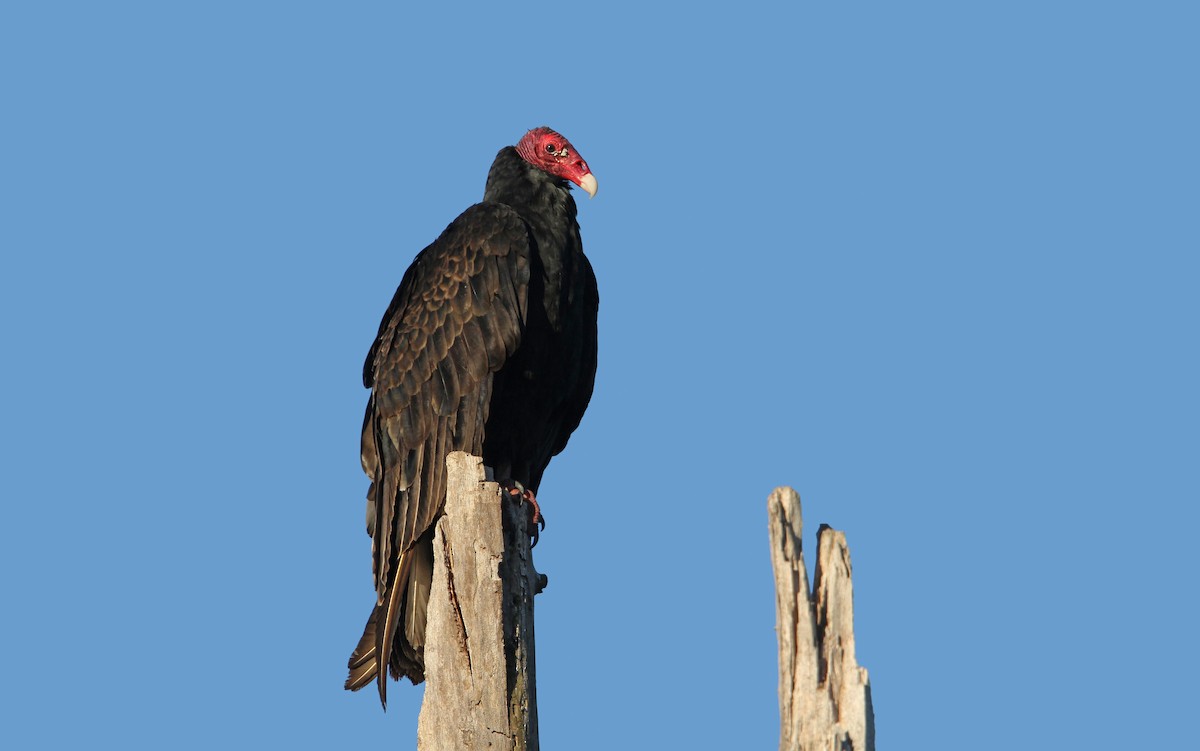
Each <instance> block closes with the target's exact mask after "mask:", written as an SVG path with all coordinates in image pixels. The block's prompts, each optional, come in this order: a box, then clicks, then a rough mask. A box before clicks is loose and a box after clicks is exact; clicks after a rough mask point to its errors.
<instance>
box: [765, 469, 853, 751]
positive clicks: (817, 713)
mask: <svg viewBox="0 0 1200 751" xmlns="http://www.w3.org/2000/svg"><path fill="white" fill-rule="evenodd" d="M767 515H768V517H769V520H770V526H771V566H772V568H774V570H775V630H776V632H777V633H778V636H779V749H780V751H874V749H875V716H874V712H873V710H872V708H871V686H870V683H869V681H868V680H867V670H866V668H861V667H859V666H858V663H857V662H855V660H854V590H853V586H852V585H851V582H850V549H849V548H848V547H846V535H845V534H843V533H841V532H838V531H835V530H833V529H830V528H829V527H827V526H825V525H821V528H820V529H819V530H818V531H817V569H816V579H815V587H814V588H815V589H816V595H815V596H813V595H812V594H811V593H810V591H809V586H808V571H807V569H806V568H805V566H804V556H803V553H802V549H801V542H800V541H801V535H802V533H803V531H804V525H803V522H802V521H801V518H800V496H799V495H797V494H796V491H795V490H792V489H791V488H776V489H775V491H774V492H773V493H771V496H770V497H769V498H768V499H767Z"/></svg>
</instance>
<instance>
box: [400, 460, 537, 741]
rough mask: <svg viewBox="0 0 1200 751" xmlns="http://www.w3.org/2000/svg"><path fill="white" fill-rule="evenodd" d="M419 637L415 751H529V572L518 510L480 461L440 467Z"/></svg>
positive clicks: (532, 708) (532, 580) (533, 700)
mask: <svg viewBox="0 0 1200 751" xmlns="http://www.w3.org/2000/svg"><path fill="white" fill-rule="evenodd" d="M447 470H448V472H449V478H448V483H447V491H446V510H445V515H444V516H442V518H441V519H440V520H439V521H438V524H437V531H436V533H435V537H434V541H433V546H434V563H433V586H432V589H431V591H430V596H429V615H428V618H429V620H428V625H427V627H426V639H425V676H426V687H425V699H424V702H423V703H422V705H421V715H420V718H419V720H418V724H417V748H418V749H420V750H421V751H442V750H443V749H456V750H457V749H464V750H466V751H477V750H480V749H489V750H491V751H537V749H538V732H537V691H536V685H535V664H534V649H533V596H534V594H536V593H537V592H539V591H541V587H543V586H544V585H545V580H544V578H542V577H539V576H538V574H537V572H536V571H534V569H533V562H532V557H531V555H530V550H529V536H528V532H527V522H528V520H527V514H526V513H525V509H524V508H521V507H519V506H517V504H514V503H512V502H510V501H508V500H505V499H502V497H501V490H500V487H499V486H498V485H497V484H496V483H494V482H487V481H486V474H485V470H484V467H483V461H482V460H481V459H480V458H479V457H476V456H471V455H469V454H465V453H462V452H454V453H452V454H450V456H449V459H448V460H447Z"/></svg>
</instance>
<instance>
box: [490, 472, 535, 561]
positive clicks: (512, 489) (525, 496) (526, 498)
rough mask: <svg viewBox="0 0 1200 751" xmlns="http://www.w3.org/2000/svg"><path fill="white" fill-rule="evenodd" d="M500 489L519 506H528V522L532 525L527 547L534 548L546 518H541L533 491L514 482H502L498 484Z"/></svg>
mask: <svg viewBox="0 0 1200 751" xmlns="http://www.w3.org/2000/svg"><path fill="white" fill-rule="evenodd" d="M500 487H501V488H503V489H504V492H506V493H508V495H509V497H510V498H511V499H512V500H514V501H516V502H517V503H520V504H528V505H529V520H530V521H531V522H532V523H533V526H532V527H530V533H529V537H530V540H531V541H530V543H529V547H531V548H532V547H534V546H536V545H537V543H538V536H539V534H540V530H543V529H545V528H546V517H544V516H542V509H541V507H540V506H539V505H538V502H537V498H536V497H535V496H534V495H533V491H531V490H528V489H526V488H525V486H524V485H522V484H521V483H519V482H517V481H516V480H503V481H501V482H500Z"/></svg>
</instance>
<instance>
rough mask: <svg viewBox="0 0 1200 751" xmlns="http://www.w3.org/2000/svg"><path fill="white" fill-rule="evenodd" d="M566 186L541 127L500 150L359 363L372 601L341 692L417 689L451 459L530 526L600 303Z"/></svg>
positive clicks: (578, 412) (550, 134)
mask: <svg viewBox="0 0 1200 751" xmlns="http://www.w3.org/2000/svg"><path fill="white" fill-rule="evenodd" d="M570 183H574V184H576V185H578V186H579V187H581V188H583V189H584V190H585V191H587V193H588V195H589V196H594V195H595V193H596V178H595V177H593V176H592V173H591V170H590V169H588V165H587V162H585V161H584V160H583V158H582V157H581V156H580V155H579V152H577V151H576V150H575V147H574V146H572V145H571V143H570V142H569V141H567V139H566V138H564V137H563V136H561V135H559V134H558V133H556V132H554V131H553V130H551V129H550V128H547V127H541V128H534V129H533V130H531V131H529V132H528V133H526V134H525V135H524V136H523V137H522V138H521V140H520V141H519V142H518V143H517V145H516V146H515V147H514V146H506V147H504V148H503V149H501V150H500V153H499V154H497V155H496V160H495V161H494V162H493V163H492V167H491V170H489V172H488V177H487V186H486V188H485V189H484V194H483V202H482V203H477V204H475V205H474V206H472V207H470V208H469V209H467V210H466V211H464V212H463V213H462V214H460V215H459V217H458V218H457V219H455V220H454V221H453V222H451V223H450V226H448V227H447V228H446V230H445V231H444V232H442V234H441V236H440V237H438V239H437V240H435V241H434V242H433V244H432V245H430V246H429V247H427V248H425V249H424V250H422V251H421V252H420V253H419V254H418V255H417V257H416V258H415V259H414V260H413V262H412V265H411V266H409V268H408V271H406V272H405V273H404V277H403V279H402V280H401V282H400V287H399V288H398V289H397V290H396V294H395V296H394V297H393V298H392V302H391V305H389V306H388V309H387V312H386V313H384V316H383V322H382V323H381V324H380V326H379V334H378V335H377V336H376V338H375V342H374V343H373V344H372V345H371V350H370V352H368V353H367V361H366V364H365V365H364V367H363V385H365V386H366V387H367V388H369V389H371V396H370V399H368V401H367V412H366V416H365V418H364V419H363V432H362V466H363V471H364V472H366V473H367V476H368V477H369V478H370V479H371V486H370V489H369V490H368V491H367V533H368V534H370V535H371V541H372V542H371V556H372V563H373V570H374V574H375V592H376V597H377V599H376V604H375V607H374V609H373V610H372V611H371V617H370V619H369V620H368V621H367V626H366V629H365V630H364V632H363V635H362V639H361V640H360V641H359V643H358V646H357V647H356V648H355V649H354V652H353V654H351V656H350V663H349V667H350V676H349V677H348V678H347V679H346V688H347V689H350V690H352V691H357V690H358V689H360V688H362V687H363V686H366V685H367V684H369V683H370V682H371V681H372V680H375V681H376V682H377V684H378V687H379V699H380V701H381V702H382V703H383V705H384V707H385V708H386V706H387V673H388V670H389V669H390V671H391V674H392V677H393V678H395V679H396V680H399V679H400V678H401V677H402V676H407V677H408V678H409V679H410V680H411V681H412V682H413V683H414V684H416V683H420V682H421V681H423V680H424V679H425V666H424V645H425V613H426V606H427V604H428V601H429V588H430V583H431V580H432V575H433V527H434V523H435V522H436V521H437V518H438V517H439V516H440V515H441V513H442V508H443V505H444V504H445V500H446V457H447V455H448V454H449V453H450V452H451V451H466V452H469V453H472V454H475V455H478V456H482V457H483V461H484V464H485V465H487V466H489V467H491V468H492V469H493V472H494V476H495V477H496V478H497V479H498V480H501V481H502V483H503V484H504V485H505V486H506V487H508V488H510V489H511V492H512V493H513V494H514V495H519V496H523V497H524V498H526V499H528V500H529V501H532V502H533V505H532V509H533V514H534V520H535V521H540V511H539V510H538V508H537V505H536V500H535V499H534V495H533V494H534V493H536V492H537V488H538V484H539V483H540V481H541V479H542V473H543V472H544V471H545V469H546V465H547V464H548V463H549V462H550V457H552V456H554V455H555V454H557V453H559V452H560V451H562V450H563V448H564V447H565V446H566V445H567V439H568V438H569V437H570V435H571V432H572V431H573V430H575V428H576V427H577V426H578V425H579V421H580V419H581V418H582V417H583V412H584V409H586V408H587V404H588V400H589V399H591V395H592V385H593V383H594V381H595V377H596V310H597V308H598V306H599V296H598V293H597V291H596V277H595V275H594V274H593V273H592V267H591V264H590V263H588V260H587V257H586V256H584V254H583V245H582V242H581V241H580V237H579V224H578V222H576V219H575V212H576V209H575V200H574V199H573V198H572V197H571V191H570Z"/></svg>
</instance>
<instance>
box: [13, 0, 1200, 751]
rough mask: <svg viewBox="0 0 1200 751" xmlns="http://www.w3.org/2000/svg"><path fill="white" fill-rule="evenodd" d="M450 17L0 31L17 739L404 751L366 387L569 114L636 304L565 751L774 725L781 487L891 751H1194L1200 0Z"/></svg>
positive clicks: (559, 602) (730, 742)
mask: <svg viewBox="0 0 1200 751" xmlns="http://www.w3.org/2000/svg"><path fill="white" fill-rule="evenodd" d="M19 5H20V6H24V7H18V6H19ZM420 5H421V6H423V7H421V8H420V9H401V7H400V4H399V3H356V4H346V3H336V4H335V3H325V4H316V3H291V2H289V3H282V2H279V3H223V2H209V3H190V4H183V3H170V4H168V3H156V2H145V3H136V4H135V3H120V2H114V3H23V4H17V3H8V4H6V5H5V6H4V9H3V10H2V11H0V77H2V78H0V81H2V83H0V100H2V103H3V116H2V117H0V130H2V131H3V137H2V139H0V246H2V251H3V256H2V259H3V260H2V267H0V268H2V269H3V270H2V272H0V321H2V323H0V325H2V326H3V347H4V353H5V355H4V363H5V365H4V368H3V379H4V384H5V387H4V389H3V396H2V397H0V399H2V400H3V411H2V415H3V419H2V421H0V423H2V425H3V428H2V434H0V435H2V440H3V454H2V455H3V462H4V468H3V498H4V503H5V511H4V517H5V521H4V523H3V525H0V556H2V560H0V564H2V565H0V571H2V572H3V574H2V575H3V577H4V601H5V607H4V616H3V621H4V632H5V636H4V638H3V639H2V640H0V641H2V643H3V663H2V664H3V667H4V673H5V676H6V678H5V679H4V680H3V681H0V693H2V694H3V696H2V697H0V703H2V704H3V706H4V707H5V711H4V714H5V716H6V719H5V721H4V723H3V726H4V727H3V729H2V730H0V734H2V735H3V736H7V737H8V740H6V742H5V745H7V746H9V747H13V748H18V747H21V748H33V747H41V748H69V747H95V746H97V745H105V746H107V745H110V744H111V745H113V747H120V748H147V749H151V748H154V749H157V748H247V749H250V748H271V747H279V748H284V747H288V748H314V749H319V748H334V747H336V748H368V747H374V748H378V747H380V746H378V745H377V744H379V743H384V744H385V746H384V747H390V748H405V747H411V746H412V744H413V743H414V737H415V726H416V716H417V711H418V707H419V704H420V696H421V692H420V690H419V689H413V688H411V687H407V686H403V687H402V686H397V687H396V688H395V689H393V692H392V694H391V696H392V703H391V708H390V709H389V711H388V713H387V714H386V715H385V714H384V713H382V712H381V711H380V709H379V706H378V703H377V701H376V699H375V697H374V696H373V695H371V694H370V693H363V694H354V695H351V694H348V693H345V692H343V691H342V688H341V684H342V680H343V677H344V665H345V660H346V657H347V655H348V654H349V652H350V650H351V648H352V647H353V646H354V644H355V641H356V640H357V638H358V636H359V633H360V629H361V627H362V624H363V621H364V619H365V618H366V615H367V612H368V608H369V607H370V603H371V597H372V590H371V577H370V562H369V542H368V539H367V537H366V535H365V533H364V530H363V494H364V492H365V490H366V480H365V478H364V477H363V476H362V473H361V471H360V469H359V467H358V431H359V427H360V424H361V423H360V421H361V415H362V408H363V404H364V401H365V397H366V394H365V392H364V391H363V389H362V388H361V384H360V381H359V377H360V367H361V363H362V358H363V355H364V353H365V352H366V349H367V347H368V345H369V343H370V341H371V337H372V336H373V335H374V332H375V328H376V326H377V324H378V322H379V318H380V316H381V315H382V313H383V310H384V308H385V307H386V305H387V303H388V300H389V299H390V296H391V294H392V291H393V290H394V288H395V285H396V284H397V283H398V282H399V279H400V276H401V274H402V273H403V271H404V269H405V268H406V266H407V265H408V263H409V261H410V260H411V259H412V256H413V255H414V253H416V251H418V250H419V249H420V248H422V247H423V246H424V245H425V244H426V243H428V242H429V241H431V240H432V239H433V238H434V237H436V236H437V234H438V233H439V232H440V231H441V230H442V229H443V228H444V227H445V225H446V224H447V223H448V222H449V221H450V220H451V219H453V218H454V217H455V216H456V215H457V214H458V213H459V212H460V211H462V210H463V209H464V208H466V207H467V206H468V205H470V204H471V203H473V202H475V201H477V200H479V198H480V197H481V194H482V190H483V182H484V178H485V175H486V172H487V168H488V165H489V164H490V163H491V160H492V157H493V156H494V154H495V152H496V151H497V150H498V149H499V148H500V147H501V146H504V145H507V144H511V143H514V142H515V140H516V139H517V138H519V137H520V135H521V134H522V133H523V132H524V131H525V130H526V129H527V128H530V127H532V126H535V125H540V124H549V125H551V126H553V127H555V128H557V129H559V130H561V131H562V132H563V133H564V134H566V135H567V137H568V138H570V139H571V140H572V141H573V142H574V144H575V145H576V146H577V147H578V149H579V150H580V151H581V153H582V154H583V155H584V156H585V158H586V159H587V160H588V162H589V164H590V165H591V166H592V168H593V170H594V171H595V173H596V175H597V177H598V179H599V184H600V191H599V194H598V196H597V197H596V199H595V200H593V201H583V202H581V208H580V223H581V225H582V227H583V233H584V241H585V245H586V248H587V250H588V253H589V255H590V257H591V259H592V262H593V264H594V265H595V267H596V272H597V276H598V277H599V280H600V287H601V323H600V325H601V362H600V372H599V376H598V379H597V388H596V394H595V398H594V399H593V401H592V406H591V410H590V412H589V413H588V415H587V417H586V418H585V419H584V421H583V424H582V426H581V427H580V429H579V431H578V432H577V433H576V435H575V437H574V438H573V439H572V441H571V445H570V446H569V448H568V449H567V451H566V453H565V454H564V455H562V456H560V457H559V458H558V459H557V460H555V462H554V463H552V464H551V466H550V469H549V472H548V473H547V479H546V481H545V482H544V484H543V486H542V489H541V493H540V497H541V500H542V503H543V508H544V509H545V510H546V513H547V516H548V518H549V522H550V524H549V528H548V529H547V531H546V533H545V534H544V535H543V537H542V543H541V545H540V546H539V547H538V549H537V564H538V566H539V568H541V569H542V570H543V571H544V572H545V573H547V574H548V575H549V577H550V587H549V589H548V590H547V591H546V593H545V594H544V595H542V596H540V597H539V599H538V623H537V626H538V643H537V648H538V667H539V675H538V678H539V686H538V688H539V694H540V699H541V703H540V714H541V718H542V723H541V730H542V741H543V745H544V747H545V748H547V749H564V748H571V749H612V748H626V747H629V748H712V749H731V748H732V749H741V748H746V749H750V748H756V749H762V748H773V747H775V744H776V743H777V739H778V719H777V704H776V693H775V691H776V664H775V649H776V647H775V635H774V604H773V599H772V598H773V595H772V587H771V574H770V566H769V559H768V553H767V529H766V516H765V499H766V496H767V494H768V493H769V491H770V490H771V489H772V488H773V487H774V486H776V485H780V484H790V485H793V486H795V487H796V488H797V489H798V490H799V491H800V493H801V495H802V497H803V499H804V504H805V512H806V513H805V517H806V520H807V522H808V530H809V531H808V534H807V535H806V537H807V539H806V542H807V543H808V547H809V549H810V553H811V549H812V548H813V545H812V540H813V538H812V534H813V533H815V530H816V527H817V525H818V524H819V523H821V522H824V523H828V524H831V525H833V526H835V527H837V528H840V529H844V530H845V531H846V532H847V534H848V535H849V540H850V545H851V550H852V554H853V561H854V573H855V585H856V590H855V594H856V608H857V635H858V650H859V658H860V661H861V662H862V664H864V665H865V666H866V667H867V668H868V669H869V670H870V674H871V680H872V685H873V688H874V697H875V707H876V713H877V714H876V719H877V723H878V733H879V745H880V748H892V749H913V748H922V749H930V748H946V749H960V748H973V749H1011V748H1025V747H1033V748H1059V747H1064V748H1066V747H1069V748H1089V749H1099V748H1105V749H1129V748H1136V747H1140V746H1142V745H1144V744H1145V743H1146V739H1147V738H1155V737H1157V738H1162V739H1166V741H1165V742H1167V743H1168V744H1170V743H1176V742H1182V741H1180V738H1179V734H1180V733H1181V732H1190V729H1189V728H1190V725H1188V723H1189V722H1190V721H1188V720H1187V719H1186V718H1187V717H1190V716H1192V715H1194V711H1195V708H1194V707H1193V706H1192V704H1193V703H1194V701H1193V700H1194V698H1195V695H1196V691H1195V684H1194V682H1193V680H1194V675H1193V674H1194V672H1195V670H1196V668H1197V666H1198V665H1197V663H1198V659H1197V657H1198V656H1197V648H1196V633H1197V632H1198V631H1200V624H1198V623H1197V619H1196V616H1195V613H1194V602H1193V600H1194V598H1195V592H1196V583H1195V580H1194V579H1195V575H1196V573H1197V571H1198V569H1200V567H1198V566H1197V557H1196V554H1195V545H1196V544H1195V539H1196V535H1197V532H1196V527H1197V524H1198V523H1200V518H1198V513H1197V501H1198V500H1200V498H1198V495H1200V493H1198V490H1197V484H1198V483H1197V459H1198V457H1200V451H1198V448H1200V446H1198V436H1197V425H1198V424H1200V415H1198V409H1197V406H1198V405H1197V383H1200V373H1198V372H1197V371H1198V370H1200V368H1198V363H1197V358H1198V351H1197V322H1198V320H1200V310H1198V304H1197V287H1198V282H1200V264H1198V262H1197V253H1198V251H1200V233H1198V231H1197V221H1196V217H1197V206H1198V205H1200V203H1198V200H1200V190H1198V185H1200V177H1198V176H1200V159H1198V145H1197V144H1198V138H1200V135H1198V134H1200V122H1198V120H1200V117H1198V114H1200V113H1198V110H1197V106H1198V104H1197V102H1198V100H1197V89H1196V80H1197V78H1196V76H1197V71H1198V70H1200V59H1198V58H1200V55H1198V53H1197V42H1196V30H1197V28H1200V16H1198V12H1197V11H1196V10H1195V7H1196V6H1195V5H1194V4H1193V3H1183V2H1180V3H1156V2H1140V3H1133V2H1128V3H1110V2H1077V3H1066V2H1004V3H999V2H996V3H987V4H984V3H960V2H919V1H918V2H907V3H894V2H889V3H881V2H879V3H877V2H858V3H793V4H779V5H771V4H764V3H759V2H753V1H751V2H738V3H733V4H727V7H725V8H723V9H720V10H701V9H698V8H697V7H696V6H694V5H691V4H689V5H686V6H684V5H680V6H679V7H677V8H673V9H659V8H656V7H652V6H650V5H648V4H643V3H616V2H605V3H589V4H586V5H584V4H574V3H571V4H563V3H556V4H544V3H543V4H536V5H524V6H521V7H515V6H514V7H508V8H505V9H504V10H500V9H499V8H498V5H499V4H497V6H489V7H488V8H486V9H481V8H474V9H469V10H468V9H466V8H456V9H451V8H449V7H446V8H445V9H439V10H436V11H434V10H430V9H429V8H428V7H427V6H429V5H431V4H428V3H426V4H420ZM13 736H15V737H16V740H17V743H16V745H13V744H12V743H9V742H8V741H11V740H12V739H13Z"/></svg>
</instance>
